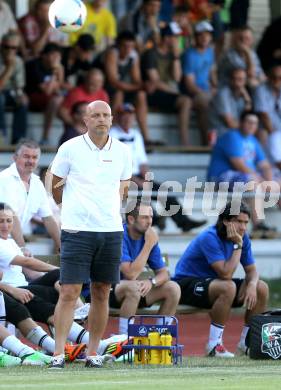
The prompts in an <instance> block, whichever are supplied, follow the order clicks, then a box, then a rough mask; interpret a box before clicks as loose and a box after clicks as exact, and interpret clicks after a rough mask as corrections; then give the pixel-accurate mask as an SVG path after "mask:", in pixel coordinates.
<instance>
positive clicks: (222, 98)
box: [209, 68, 252, 136]
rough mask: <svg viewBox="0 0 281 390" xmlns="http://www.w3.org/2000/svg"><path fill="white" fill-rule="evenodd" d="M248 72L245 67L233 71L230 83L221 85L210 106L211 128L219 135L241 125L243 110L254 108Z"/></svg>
mask: <svg viewBox="0 0 281 390" xmlns="http://www.w3.org/2000/svg"><path fill="white" fill-rule="evenodd" d="M246 84H247V74H246V71H245V69H243V68H234V69H233V70H232V71H231V75H230V83H229V85H224V86H221V87H220V88H219V89H218V91H217V93H216V95H215V96H214V98H213V99H212V100H211V102H210V106H209V128H210V129H214V130H215V131H216V132H217V134H218V136H219V135H221V134H223V133H225V132H226V131H227V130H229V129H237V128H238V127H239V118H240V115H241V113H242V112H243V111H245V110H250V109H251V108H252V99H251V96H250V94H249V92H248V91H247V89H246Z"/></svg>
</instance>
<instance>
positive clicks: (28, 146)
mask: <svg viewBox="0 0 281 390" xmlns="http://www.w3.org/2000/svg"><path fill="white" fill-rule="evenodd" d="M39 159H40V147H39V145H38V144H37V142H35V141H33V140H28V139H23V140H22V141H20V142H19V144H18V145H17V147H16V150H15V154H14V163H13V164H11V165H10V166H9V167H8V168H7V169H4V170H3V171H2V172H0V202H3V203H7V204H8V205H9V206H10V207H11V208H12V209H13V210H14V212H15V214H16V217H15V218H14V229H13V232H12V236H13V238H14V240H15V241H16V243H17V244H18V245H19V247H21V248H24V247H25V242H24V238H23V234H24V233H27V231H28V226H29V222H30V221H31V219H32V217H33V216H35V215H37V216H39V217H41V218H42V220H43V223H44V226H45V228H46V230H47V232H48V233H49V235H50V236H51V238H52V239H53V240H54V243H55V246H56V248H59V247H60V231H59V228H58V225H57V223H56V221H55V219H54V217H53V215H52V211H51V208H50V206H49V200H48V196H47V192H46V190H45V188H44V185H43V183H42V182H41V180H40V178H39V177H38V176H37V175H36V174H34V173H33V172H34V171H35V170H36V168H37V166H38V162H39ZM23 252H24V254H25V255H28V254H29V253H28V251H27V250H23Z"/></svg>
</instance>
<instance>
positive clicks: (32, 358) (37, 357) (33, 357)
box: [21, 351, 52, 366]
mask: <svg viewBox="0 0 281 390" xmlns="http://www.w3.org/2000/svg"><path fill="white" fill-rule="evenodd" d="M51 361H52V357H51V356H47V355H44V354H43V353H41V352H39V351H36V352H34V353H31V354H30V355H25V356H23V357H22V363H21V364H22V365H23V366H45V365H46V364H50V363H51Z"/></svg>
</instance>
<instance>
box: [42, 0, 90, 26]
mask: <svg viewBox="0 0 281 390" xmlns="http://www.w3.org/2000/svg"><path fill="white" fill-rule="evenodd" d="M86 16H87V9H86V6H85V4H84V3H83V1H81V0H55V1H54V2H53V3H52V4H51V5H50V8H49V21H50V23H51V26H52V27H54V28H56V29H57V30H60V31H63V32H67V33H71V32H74V31H77V30H79V29H80V28H81V27H82V26H83V24H84V22H85V20H86Z"/></svg>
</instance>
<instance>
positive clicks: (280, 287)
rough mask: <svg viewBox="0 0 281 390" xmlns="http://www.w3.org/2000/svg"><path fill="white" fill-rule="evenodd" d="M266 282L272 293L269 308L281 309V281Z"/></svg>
mask: <svg viewBox="0 0 281 390" xmlns="http://www.w3.org/2000/svg"><path fill="white" fill-rule="evenodd" d="M265 281H266V282H267V283H268V286H269V291H270V296H269V307H281V279H280V278H279V279H271V280H265Z"/></svg>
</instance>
